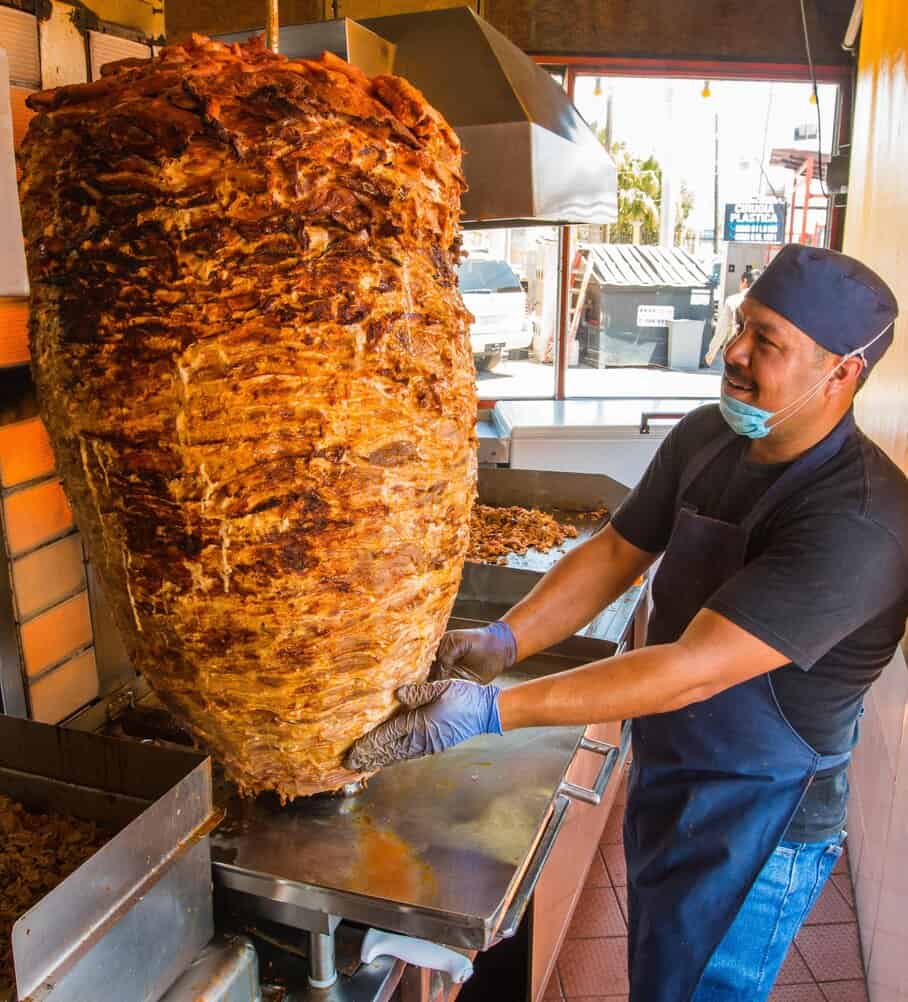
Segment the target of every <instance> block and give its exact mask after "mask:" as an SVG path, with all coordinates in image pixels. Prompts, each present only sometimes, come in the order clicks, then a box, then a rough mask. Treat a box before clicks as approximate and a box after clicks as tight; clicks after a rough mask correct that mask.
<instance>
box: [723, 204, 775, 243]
mask: <svg viewBox="0 0 908 1002" xmlns="http://www.w3.org/2000/svg"><path fill="white" fill-rule="evenodd" d="M725 239H726V240H729V241H731V242H732V243H739V244H781V243H784V242H785V203H784V202H774V201H772V202H771V201H763V202H758V201H753V202H728V203H726V206H725Z"/></svg>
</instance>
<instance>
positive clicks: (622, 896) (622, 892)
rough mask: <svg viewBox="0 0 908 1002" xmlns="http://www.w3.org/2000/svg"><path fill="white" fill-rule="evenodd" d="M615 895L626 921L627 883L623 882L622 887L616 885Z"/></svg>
mask: <svg viewBox="0 0 908 1002" xmlns="http://www.w3.org/2000/svg"><path fill="white" fill-rule="evenodd" d="M615 896H616V897H617V898H618V907H619V908H620V909H621V914H622V915H623V916H624V921H625V922H627V885H626V884H622V885H621V886H620V887H616V888H615Z"/></svg>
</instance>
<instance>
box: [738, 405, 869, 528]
mask: <svg viewBox="0 0 908 1002" xmlns="http://www.w3.org/2000/svg"><path fill="white" fill-rule="evenodd" d="M856 430H857V425H856V424H855V422H854V411H853V410H849V411H848V413H847V414H846V415H845V416H844V417H843V418H842V420H841V421H840V422H839V423H838V424H837V425H836V426H835V428H833V429H832V431H831V432H830V433H829V434H828V435H827V436H826V438H824V439H823V440H822V441H820V442H817V444H816V445H815V446H813V447H812V448H811V449H808V450H807V452H805V453H804V454H803V455H802V456H799V457H798V458H797V459H796V460H795V461H794V462H793V463H792V464H791V465H790V466H789V467H788V469H787V470H786V471H785V472H784V473H783V474H782V476H781V477H779V479H778V480H776V482H775V483H774V484H773V485H772V486H771V487H770V488H769V490H767V491H766V492H765V493H764V494H763V496H762V497H761V498H760V499H759V500H758V501H757V503H756V504H755V505H754V506H753V508H752V509H751V510H750V511H749V512H748V514H747V515H745V516H744V518H743V519H742V520H741V528H742V529H743V530H744V531H745V532H746V533H747V534H748V536H749V535H750V534H751V532H753V529H754V527H755V526H756V525H757V523H758V522H760V521H762V520H763V519H764V518H765V517H766V516H767V515H768V514H769V513H770V512H771V511H772V509H773V508H774V507H775V506H777V505H778V504H780V503H781V502H782V501H784V500H785V498H787V497H789V496H790V495H791V494H792V493H794V491H795V490H796V488H797V487H798V486H799V485H800V484H801V483H803V482H804V481H805V480H807V479H808V478H809V477H811V476H812V475H813V474H814V473H816V471H817V470H818V469H819V468H820V467H821V466H823V465H824V464H826V463H828V462H829V460H830V459H834V458H835V457H836V456H837V455H838V454H839V452H840V451H841V449H842V446H844V445H845V443H846V442H847V441H848V439H850V438H851V436H852V435H853V434H854V433H855V431H856Z"/></svg>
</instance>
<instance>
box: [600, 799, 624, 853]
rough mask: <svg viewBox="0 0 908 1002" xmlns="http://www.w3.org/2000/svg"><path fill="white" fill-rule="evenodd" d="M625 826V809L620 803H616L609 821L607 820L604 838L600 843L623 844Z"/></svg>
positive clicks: (603, 833)
mask: <svg viewBox="0 0 908 1002" xmlns="http://www.w3.org/2000/svg"><path fill="white" fill-rule="evenodd" d="M623 828H624V810H623V809H622V807H621V805H620V804H615V805H613V807H612V813H611V814H609V816H608V821H606V822H605V830H604V831H603V832H602V838H601V839H600V840H599V844H600V845H621V843H622V841H623V839H622V834H621V833H622V830H623Z"/></svg>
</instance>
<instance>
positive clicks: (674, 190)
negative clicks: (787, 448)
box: [566, 75, 837, 397]
mask: <svg viewBox="0 0 908 1002" xmlns="http://www.w3.org/2000/svg"><path fill="white" fill-rule="evenodd" d="M836 92H837V87H836V86H835V85H820V87H819V105H817V104H815V103H813V102H812V101H811V95H812V87H811V86H810V85H809V84H806V83H803V84H801V83H770V82H753V81H728V80H723V81H702V80H683V79H653V78H617V77H611V78H610V77H596V76H592V75H580V76H578V77H577V79H576V80H575V84H574V103H575V104H576V105H577V107H578V109H579V110H580V112H581V114H582V115H583V116H584V118H585V119H586V120H587V122H589V124H590V125H591V127H592V128H593V130H594V131H595V132H596V133H597V135H598V136H599V139H600V141H601V142H602V143H603V144H604V145H605V146H606V147H607V148H608V149H609V150H610V152H611V154H612V156H613V157H614V159H615V161H616V164H617V167H618V189H619V190H618V202H619V216H618V219H617V221H616V222H615V223H614V224H611V225H608V226H582V227H575V228H574V230H573V232H574V242H573V244H572V249H571V255H570V258H571V275H570V288H571V293H570V296H571V299H570V304H569V315H570V317H571V326H570V338H569V347H568V352H567V356H568V357H567V359H566V362H567V365H568V371H567V377H566V390H567V394H568V395H569V396H613V395H619V396H622V395H629V394H632V395H647V396H648V395H658V396H667V395H668V396H675V395H678V396H698V397H699V396H704V397H710V396H715V395H717V393H718V379H719V375H718V374H719V370H720V369H721V354H720V355H719V356H718V359H717V361H716V362H714V363H713V367H712V370H710V368H709V367H708V366H707V365H706V363H705V357H704V356H705V354H706V350H707V347H708V345H709V343H710V340H711V337H712V334H713V329H714V324H715V321H716V317H717V315H718V313H719V311H720V310H721V309H722V308H723V305H724V301H725V298H726V297H727V296H728V295H730V294H732V293H737V292H738V291H739V284H740V277H741V275H742V274H743V273H744V272H745V271H749V272H756V271H757V270H758V269H760V268H762V267H764V266H765V265H766V264H767V263H768V262H769V260H771V258H772V256H773V255H774V254H775V252H776V251H777V250H778V248H779V246H780V245H781V244H782V243H785V242H787V241H789V240H796V241H800V242H803V243H809V244H815V245H820V246H822V245H825V244H826V242H827V235H828V221H827V217H828V208H829V200H828V198H827V193H826V187H825V170H826V166H827V163H828V160H829V153H830V150H831V147H832V138H833V136H834V134H835V125H836V123H835V106H836V99H837V93H836ZM818 110H819V123H818V115H817V111H818ZM632 370H633V371H632ZM647 373H648V375H647Z"/></svg>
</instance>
